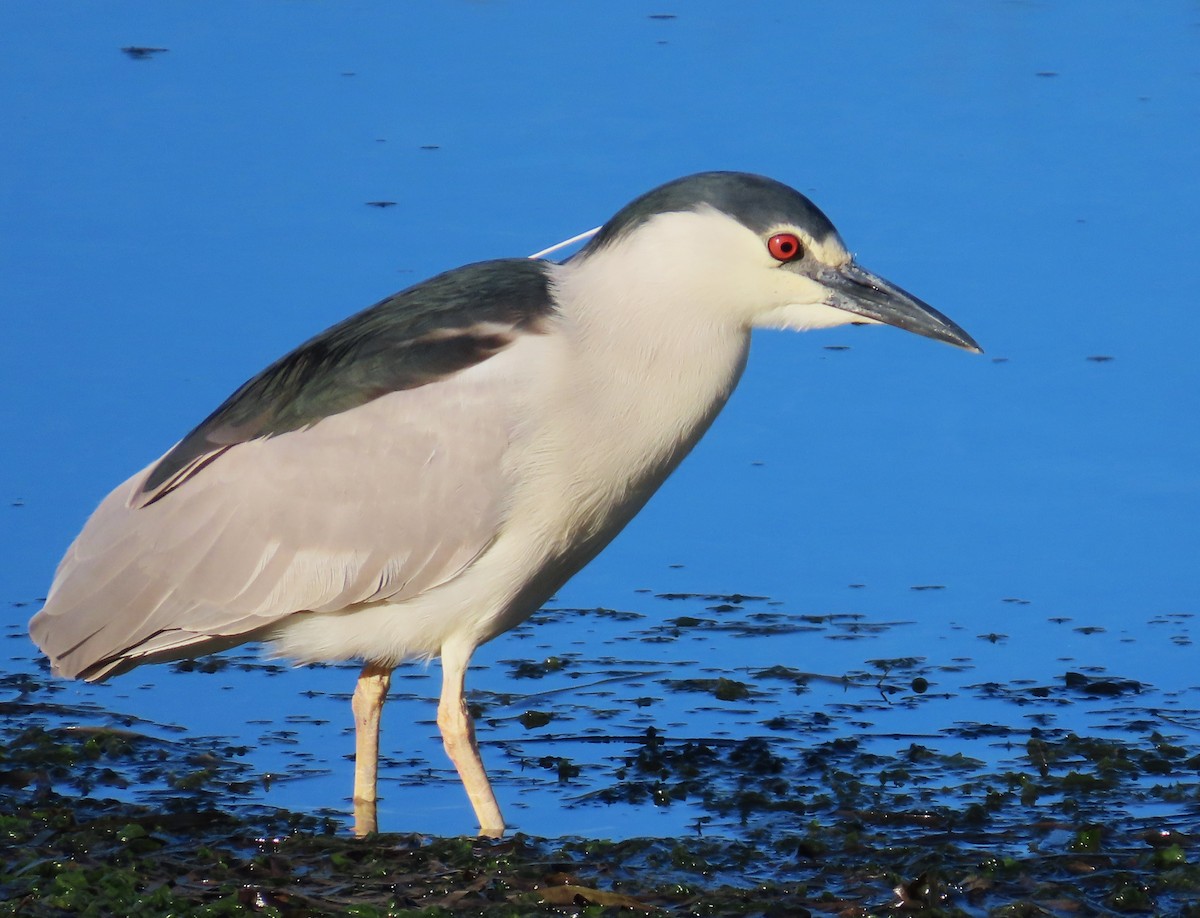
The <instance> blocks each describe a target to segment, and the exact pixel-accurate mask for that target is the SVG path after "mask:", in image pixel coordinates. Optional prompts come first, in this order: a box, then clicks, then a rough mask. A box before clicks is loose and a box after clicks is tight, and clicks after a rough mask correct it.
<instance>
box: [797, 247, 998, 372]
mask: <svg viewBox="0 0 1200 918" xmlns="http://www.w3.org/2000/svg"><path fill="white" fill-rule="evenodd" d="M817 279H818V280H819V281H820V282H821V283H822V284H824V285H825V287H826V288H827V289H828V290H829V297H828V299H826V300H825V303H826V304H827V305H829V306H833V307H835V308H837V309H844V310H845V311H846V312H852V313H854V314H855V315H860V316H866V317H867V318H868V319H874V320H875V321H876V322H882V323H883V324H884V325H894V326H896V328H903V329H905V330H906V331H910V332H916V333H917V334H918V335H924V336H925V337H926V338H934V339H935V340H938V341H946V342H948V343H950V344H953V345H954V346H955V347H961V348H964V349H966V350H968V351H974V352H975V353H977V354H982V353H983V348H981V347H980V346H979V345H978V344H976V343H975V339H974V338H972V337H971V336H970V335H968V334H967V333H966V332H965V331H963V330H962V329H961V328H960V327H959V326H958V325H957V324H955V323H954V322H952V321H950V319H948V318H946V317H945V316H944V315H942V314H941V313H940V312H938V311H937V310H936V309H934V308H933V307H932V306H930V305H929V304H928V303H925V302H923V301H922V300H919V299H917V298H916V297H915V296H913V295H912V294H910V293H907V292H905V291H904V290H901V289H900V288H899V287H897V286H896V285H895V284H892V283H889V282H888V281H885V280H884V279H883V278H882V277H878V276H877V275H874V274H872V273H871V272H870V271H867V270H865V269H864V268H861V267H859V266H858V265H857V264H855V263H854V262H848V263H847V264H845V265H843V266H842V267H840V268H825V269H824V270H823V271H821V273H820V274H819V275H818V277H817Z"/></svg>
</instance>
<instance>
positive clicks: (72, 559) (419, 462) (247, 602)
mask: <svg viewBox="0 0 1200 918" xmlns="http://www.w3.org/2000/svg"><path fill="white" fill-rule="evenodd" d="M520 264H528V263H520ZM479 267H480V266H473V268H471V269H460V271H464V272H468V276H467V277H466V278H465V279H464V278H460V279H459V284H458V286H459V288H460V292H461V293H462V296H461V297H460V298H459V299H458V300H455V298H454V297H453V296H443V298H442V302H441V307H442V308H441V314H440V316H431V315H428V314H426V315H425V316H424V318H423V325H422V324H421V323H416V325H414V324H413V323H412V321H411V317H407V318H408V319H409V321H410V324H409V326H408V330H407V332H403V331H397V326H398V325H401V324H402V322H400V321H399V319H397V318H396V317H391V322H390V325H389V324H388V323H386V322H382V323H381V320H382V319H384V318H388V317H386V316H384V317H381V316H380V315H379V311H380V309H381V307H385V308H392V309H394V308H395V303H394V301H395V300H396V299H397V298H392V300H388V301H384V303H383V304H380V305H379V306H377V307H374V308H373V310H368V311H367V312H366V313H362V314H360V315H359V316H357V317H355V318H354V319H352V320H349V322H347V323H343V324H342V325H340V326H336V327H335V328H334V329H331V330H330V331H329V332H326V333H325V334H324V335H322V336H318V338H315V339H313V341H310V342H308V343H307V344H305V345H303V346H302V347H301V348H299V349H298V350H297V351H295V352H293V353H292V354H290V355H288V357H285V358H284V359H283V360H281V361H279V362H277V363H276V364H274V365H272V367H270V368H268V370H267V371H264V373H263V374H260V375H259V376H258V377H255V379H253V380H251V381H250V382H248V383H247V384H246V385H245V386H243V387H242V388H241V389H239V390H238V392H237V393H235V395H234V396H233V397H232V398H231V399H230V400H229V401H227V402H226V403H225V404H224V405H222V406H221V408H220V409H218V411H217V412H215V413H214V414H213V415H212V416H211V417H210V418H209V419H208V420H206V421H205V422H204V423H203V424H201V425H200V427H198V428H197V429H196V431H193V432H192V434H189V436H188V437H185V438H184V439H183V440H182V441H180V443H179V444H177V445H176V446H175V447H174V448H173V449H172V450H171V451H170V452H168V453H167V455H166V456H164V457H163V458H162V459H161V460H159V461H158V462H156V463H154V464H153V465H151V466H150V467H148V468H147V469H144V470H143V471H142V472H139V473H138V474H137V475H134V476H133V477H132V478H130V479H129V480H128V481H126V482H125V483H124V484H122V485H121V486H120V487H118V488H117V489H116V490H115V491H113V492H112V493H111V494H110V495H109V496H108V497H107V498H106V499H105V500H104V502H103V503H102V504H101V505H100V507H99V508H98V509H97V510H96V512H95V513H94V514H93V515H92V517H91V519H89V521H88V523H87V524H86V526H85V527H84V530H83V532H82V533H81V534H80V535H79V537H78V538H77V539H76V540H75V542H74V544H72V546H71V548H70V549H69V550H68V552H67V555H66V557H64V559H63V561H62V563H61V564H60V565H59V568H58V572H57V574H56V577H55V581H54V584H53V586H52V588H51V591H50V594H49V596H48V598H47V601H46V604H45V607H44V608H43V609H42V611H41V612H40V613H38V615H36V616H35V617H34V619H33V620H32V621H31V623H30V633H31V635H32V636H33V638H34V640H35V641H36V642H37V643H38V644H39V646H41V647H42V649H43V650H44V651H45V652H46V653H47V655H48V656H49V657H50V658H51V661H52V663H53V665H54V668H55V670H56V671H58V672H60V673H62V674H63V675H67V676H72V677H73V676H79V675H82V676H84V677H85V678H91V679H97V678H104V677H105V676H107V675H111V674H112V673H114V672H120V671H122V670H125V669H128V668H131V667H132V666H136V665H137V664H138V663H140V662H145V661H147V660H149V659H161V658H170V657H178V656H184V655H194V654H200V653H205V652H208V651H211V650H217V649H222V648H224V647H228V646H231V645H233V644H237V643H240V642H242V641H245V640H250V639H253V638H254V637H256V636H258V635H259V634H261V633H262V632H264V631H265V630H267V629H269V628H270V627H271V626H272V625H274V624H276V623H278V622H279V621H280V620H281V619H282V618H284V617H286V616H288V615H291V614H293V613H296V612H303V611H317V612H319V611H332V610H337V609H342V608H346V607H347V606H352V605H354V604H357V603H369V602H374V601H378V600H382V599H391V600H403V599H405V598H408V597H412V596H415V595H417V594H419V593H421V592H423V591H424V590H427V589H430V588H431V587H434V586H436V585H438V584H439V583H444V582H445V581H447V580H449V579H451V578H453V577H454V576H455V575H456V574H457V573H459V572H460V571H462V570H463V569H464V568H465V567H467V566H469V565H470V563H471V561H472V560H473V559H474V558H476V557H477V556H478V555H479V554H480V553H481V552H482V551H484V550H485V549H486V547H487V546H488V545H489V544H490V542H491V541H492V539H494V537H495V535H496V533H497V532H498V530H499V528H500V526H501V525H502V523H503V514H504V510H505V500H506V498H507V496H508V493H509V483H508V481H507V480H506V476H505V472H504V454H505V452H506V450H507V449H508V448H509V445H510V443H511V440H512V437H513V435H514V431H515V429H516V420H517V418H518V416H519V411H517V410H516V408H517V406H518V405H519V404H520V402H521V398H522V395H523V393H524V391H525V390H526V387H527V380H528V379H529V375H530V374H531V373H535V372H536V366H535V364H536V358H535V357H533V356H532V355H531V354H526V353H523V352H524V351H526V350H534V351H536V350H537V348H536V347H533V348H532V349H531V348H528V347H523V346H522V345H523V342H530V343H531V342H532V339H533V338H534V337H536V336H537V334H538V332H537V327H536V326H537V320H538V318H539V317H545V316H546V315H547V314H548V310H549V297H548V295H546V293H545V275H544V274H543V273H541V270H542V269H541V268H539V269H538V270H539V273H538V274H537V276H536V277H534V276H533V275H527V277H528V279H529V280H531V281H533V284H532V285H527V289H526V292H525V294H524V296H525V299H524V301H523V302H522V301H521V300H520V298H519V297H512V296H510V297H509V299H508V300H507V303H508V306H509V312H510V314H509V315H508V316H507V317H506V316H504V315H499V314H497V312H498V311H497V310H496V309H495V308H493V309H491V310H490V311H489V310H488V309H487V308H484V309H483V310H480V309H479V308H477V306H478V304H479V303H484V304H485V305H486V304H491V305H492V306H493V307H494V306H495V304H496V303H497V302H498V299H497V298H496V297H491V298H489V297H488V290H487V284H486V283H481V280H480V276H479V275H478V274H471V273H470V272H471V271H473V270H475V269H477V268H479ZM492 270H493V271H494V268H493V269H492ZM455 273H458V272H452V273H451V275H445V276H443V278H438V279H435V281H438V282H441V283H443V284H446V283H447V282H446V281H445V280H444V278H447V277H449V278H451V283H450V286H451V287H453V286H454V284H453V277H452V276H453V274H455ZM499 273H500V274H501V275H502V276H503V278H504V279H505V280H508V279H509V278H511V274H509V273H508V272H505V271H500V272H499ZM464 281H465V283H466V286H465V287H464V286H463V282H464ZM430 283H433V282H430ZM539 284H540V286H538V285H539ZM420 289H421V288H420V287H418V288H414V291H420ZM414 291H408V292H406V294H401V295H399V296H400V297H404V296H406V295H408V296H409V297H410V300H412V301H415V302H417V303H418V304H425V303H427V302H428V301H427V300H424V299H422V298H421V297H420V296H416V297H414V296H413V292H414ZM444 292H445V291H443V293H444ZM509 292H510V293H511V291H509ZM468 294H469V295H468ZM499 301H501V302H505V301H504V298H503V297H501V298H499ZM400 318H405V317H400ZM364 320H365V321H364ZM439 322H440V324H439ZM354 323H357V324H354ZM381 324H383V325H386V326H388V329H390V332H391V334H392V341H391V348H390V356H391V361H390V362H389V361H386V360H384V359H383V357H382V356H380V355H381V353H382V352H381V350H380V347H379V345H380V337H381V335H382V336H383V337H385V338H386V332H387V331H388V329H385V331H384V332H382V333H381V332H380V325H381ZM417 326H419V327H417ZM472 339H476V340H474V341H473V340H472ZM448 341H454V342H456V343H455V344H454V345H453V346H449V347H447V346H446V345H445V342H448ZM339 343H340V344H341V345H343V346H342V347H341V348H335V347H333V346H332V345H333V344H339ZM448 355H452V356H448ZM318 357H321V358H322V359H324V360H325V361H326V362H325V363H324V364H323V365H322V364H321V363H320V361H319V360H318V359H317V358H318ZM385 364H386V367H385ZM397 364H399V365H401V366H403V365H405V364H406V365H407V372H404V371H402V370H401V369H399V368H398V367H397ZM322 366H323V368H322ZM301 367H303V368H304V369H303V370H301V369H299V368H301ZM385 370H386V372H385ZM339 377H340V379H341V383H340V384H331V381H330V380H331V378H332V379H337V378H339ZM322 412H324V413H322Z"/></svg>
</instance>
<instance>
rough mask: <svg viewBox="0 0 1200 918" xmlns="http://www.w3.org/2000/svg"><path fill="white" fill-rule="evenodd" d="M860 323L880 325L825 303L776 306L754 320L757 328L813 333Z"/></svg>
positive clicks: (872, 320)
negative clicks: (813, 331)
mask: <svg viewBox="0 0 1200 918" xmlns="http://www.w3.org/2000/svg"><path fill="white" fill-rule="evenodd" d="M851 322H860V323H865V324H870V325H878V324H879V323H878V322H876V321H875V320H874V319H868V318H867V317H866V316H860V315H858V314H857V313H853V312H846V310H844V309H835V308H834V307H832V306H826V305H825V304H823V303H791V304H789V305H787V306H776V307H775V308H774V309H770V310H767V311H766V312H764V313H760V314H759V315H758V316H757V317H755V320H754V327H755V328H786V329H791V330H792V331H811V330H812V329H815V328H834V327H836V326H838V325H849V324H850V323H851Z"/></svg>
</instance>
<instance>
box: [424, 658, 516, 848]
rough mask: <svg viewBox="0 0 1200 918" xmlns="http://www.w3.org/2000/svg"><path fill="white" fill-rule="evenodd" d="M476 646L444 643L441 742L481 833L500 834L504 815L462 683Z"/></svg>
mask: <svg viewBox="0 0 1200 918" xmlns="http://www.w3.org/2000/svg"><path fill="white" fill-rule="evenodd" d="M472 650H474V648H473V647H455V646H452V645H446V646H444V647H442V698H441V701H439V702H438V716H437V722H438V729H439V730H441V731H442V743H443V745H445V747H446V754H447V755H448V756H450V761H451V762H453V763H454V767H455V768H457V769H458V776H459V777H460V778H462V783H463V787H465V788H466V789H467V796H468V797H470V798H471V806H472V807H474V808H475V817H476V818H477V819H478V820H479V834H480V835H486V836H490V837H492V838H499V837H500V836H501V835H503V834H504V817H503V816H501V815H500V807H499V805H498V804H497V803H496V795H495V794H493V793H492V785H491V783H490V782H489V781H488V776H487V773H486V772H485V771H484V770H483V761H482V760H481V759H480V758H479V746H478V745H476V743H475V724H474V723H472V722H471V712H470V711H468V710H467V701H466V699H465V698H464V697H463V684H464V681H465V680H466V676H467V664H468V663H469V662H470V661H471V651H472Z"/></svg>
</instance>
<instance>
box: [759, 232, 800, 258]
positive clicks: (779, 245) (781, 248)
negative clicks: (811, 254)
mask: <svg viewBox="0 0 1200 918" xmlns="http://www.w3.org/2000/svg"><path fill="white" fill-rule="evenodd" d="M767 251H768V252H770V253H771V257H772V258H774V259H776V260H778V261H792V260H793V259H796V258H799V257H800V256H801V255H803V254H804V249H802V248H801V247H800V237H799V236H797V235H796V234H795V233H776V234H775V235H774V236H772V237H771V238H770V239H768V240H767Z"/></svg>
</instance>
